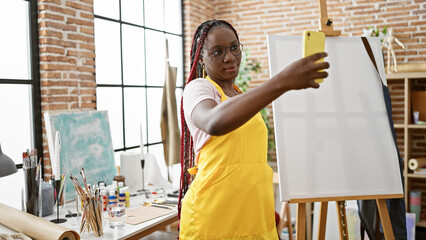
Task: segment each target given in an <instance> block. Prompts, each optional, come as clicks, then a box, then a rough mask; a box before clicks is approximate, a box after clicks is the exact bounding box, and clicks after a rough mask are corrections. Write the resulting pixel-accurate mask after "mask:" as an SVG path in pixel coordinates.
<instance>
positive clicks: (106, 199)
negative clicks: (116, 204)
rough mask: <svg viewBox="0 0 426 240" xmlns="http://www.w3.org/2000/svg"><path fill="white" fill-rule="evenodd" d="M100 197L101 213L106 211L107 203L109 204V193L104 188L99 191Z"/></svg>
mask: <svg viewBox="0 0 426 240" xmlns="http://www.w3.org/2000/svg"><path fill="white" fill-rule="evenodd" d="M101 196H102V211H106V210H107V206H108V203H109V193H108V189H107V188H105V187H104V188H102V189H101Z"/></svg>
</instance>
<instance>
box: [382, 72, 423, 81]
mask: <svg viewBox="0 0 426 240" xmlns="http://www.w3.org/2000/svg"><path fill="white" fill-rule="evenodd" d="M404 78H426V72H405V73H404V72H399V73H388V74H386V79H387V80H396V79H404Z"/></svg>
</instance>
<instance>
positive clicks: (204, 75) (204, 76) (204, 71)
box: [203, 64, 207, 78]
mask: <svg viewBox="0 0 426 240" xmlns="http://www.w3.org/2000/svg"><path fill="white" fill-rule="evenodd" d="M206 76H207V74H206V69H205V68H204V64H203V78H206Z"/></svg>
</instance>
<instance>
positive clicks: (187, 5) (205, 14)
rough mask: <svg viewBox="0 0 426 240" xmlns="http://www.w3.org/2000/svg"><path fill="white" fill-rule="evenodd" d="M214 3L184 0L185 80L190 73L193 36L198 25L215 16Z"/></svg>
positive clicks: (201, 0) (200, 0)
mask: <svg viewBox="0 0 426 240" xmlns="http://www.w3.org/2000/svg"><path fill="white" fill-rule="evenodd" d="M214 13H215V9H214V5H212V4H211V1H205V0H204V1H203V0H192V1H188V0H183V14H184V27H183V28H184V29H183V33H184V43H185V46H184V53H185V63H184V66H185V82H186V79H187V78H188V74H189V70H190V69H189V65H190V61H189V59H190V56H189V52H190V51H191V44H192V37H193V35H194V32H195V30H196V29H197V27H198V26H199V25H200V24H201V23H203V22H204V21H206V20H209V19H213V18H214Z"/></svg>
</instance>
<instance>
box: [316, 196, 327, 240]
mask: <svg viewBox="0 0 426 240" xmlns="http://www.w3.org/2000/svg"><path fill="white" fill-rule="evenodd" d="M327 210H328V202H321V208H320V212H319V223H318V238H317V239H318V240H324V239H325V229H326V225H327Z"/></svg>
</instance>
